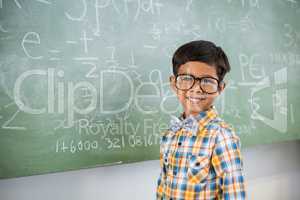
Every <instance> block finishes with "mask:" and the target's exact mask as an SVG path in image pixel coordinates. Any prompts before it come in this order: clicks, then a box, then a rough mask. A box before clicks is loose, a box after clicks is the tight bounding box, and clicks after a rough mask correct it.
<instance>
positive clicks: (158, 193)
mask: <svg viewBox="0 0 300 200" xmlns="http://www.w3.org/2000/svg"><path fill="white" fill-rule="evenodd" d="M165 140H166V137H165V136H164V135H162V136H161V138H160V151H159V152H160V153H159V164H160V174H159V177H158V180H157V187H156V199H157V200H161V199H162V197H163V170H164V160H163V159H164V157H163V154H164V146H165Z"/></svg>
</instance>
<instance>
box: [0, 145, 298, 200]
mask: <svg viewBox="0 0 300 200" xmlns="http://www.w3.org/2000/svg"><path fill="white" fill-rule="evenodd" d="M299 153H300V140H298V141H291V142H283V143H277V144H270V145H260V146H255V147H252V148H247V149H244V150H243V156H244V163H245V176H246V179H247V182H248V186H247V188H248V195H249V198H248V199H249V200H250V199H255V200H269V199H270V200H277V199H278V200H279V199H280V200H289V199H291V200H296V199H300V190H299V180H300V155H299ZM158 174H159V162H158V160H154V161H146V162H140V163H133V164H125V165H119V166H107V167H100V168H93V169H83V170H77V171H69V172H61V173H53V174H46V175H38V176H31V177H21V178H13V179H6V180H0V199H1V200H35V199H39V200H40V199H43V200H47V199H49V200H53V199H55V200H68V199H72V200H99V199H100V200H102V199H103V200H110V199H111V200H118V199H123V200H124V199H128V200H129V199H130V200H135V199H139V200H141V199H143V200H151V199H155V196H154V195H155V193H154V192H155V185H156V178H157V176H158Z"/></svg>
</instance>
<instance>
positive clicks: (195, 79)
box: [175, 74, 220, 94]
mask: <svg viewBox="0 0 300 200" xmlns="http://www.w3.org/2000/svg"><path fill="white" fill-rule="evenodd" d="M182 75H185V76H191V77H193V79H194V83H193V84H192V86H191V87H190V88H189V89H180V88H178V87H177V84H176V83H177V78H178V76H182ZM204 78H211V79H214V80H216V81H217V83H218V90H219V88H220V81H219V80H218V79H216V78H215V77H212V76H203V77H195V76H194V75H192V74H176V75H175V87H176V88H177V89H179V90H183V91H187V90H190V89H191V88H192V87H194V85H195V83H196V82H197V80H199V83H200V88H201V90H202V92H203V93H205V94H215V93H217V92H218V90H217V91H215V92H205V90H203V88H202V87H201V80H202V79H204Z"/></svg>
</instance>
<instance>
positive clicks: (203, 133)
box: [156, 106, 246, 200]
mask: <svg viewBox="0 0 300 200" xmlns="http://www.w3.org/2000/svg"><path fill="white" fill-rule="evenodd" d="M160 167H161V172H160V175H159V178H158V181H157V191H156V197H157V199H159V200H162V199H163V200H195V199H197V200H211V199H220V200H232V199H235V200H237V199H238V200H242V199H246V191H245V181H244V176H243V172H242V167H243V162H242V157H241V152H240V140H239V138H238V136H236V135H235V133H234V131H233V129H232V128H231V127H230V126H229V125H228V124H226V123H225V122H224V121H223V120H222V119H220V118H219V117H218V114H217V111H216V109H215V107H214V106H212V107H211V108H210V109H209V110H207V111H203V112H200V113H199V114H198V115H197V116H195V117H192V116H189V117H187V118H185V119H184V118H183V113H182V114H181V116H180V117H179V118H176V117H174V116H173V119H172V120H171V124H170V127H169V129H168V130H167V131H165V132H163V133H162V135H161V140H160Z"/></svg>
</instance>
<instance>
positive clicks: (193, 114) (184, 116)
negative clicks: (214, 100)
mask: <svg viewBox="0 0 300 200" xmlns="http://www.w3.org/2000/svg"><path fill="white" fill-rule="evenodd" d="M211 108H213V105H211V106H210V107H209V108H207V109H203V110H201V111H199V112H198V113H190V114H187V113H186V112H185V111H184V112H183V114H182V117H183V119H185V118H186V117H187V116H190V115H192V116H193V117H196V116H197V115H199V113H201V112H206V111H208V110H210V109H211Z"/></svg>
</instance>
